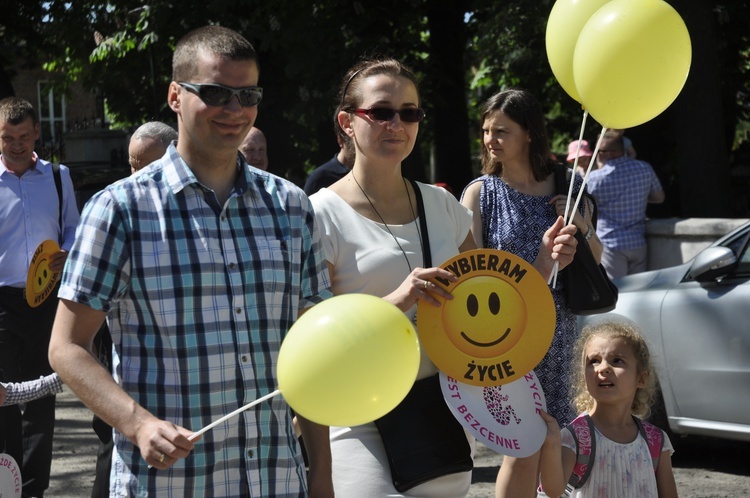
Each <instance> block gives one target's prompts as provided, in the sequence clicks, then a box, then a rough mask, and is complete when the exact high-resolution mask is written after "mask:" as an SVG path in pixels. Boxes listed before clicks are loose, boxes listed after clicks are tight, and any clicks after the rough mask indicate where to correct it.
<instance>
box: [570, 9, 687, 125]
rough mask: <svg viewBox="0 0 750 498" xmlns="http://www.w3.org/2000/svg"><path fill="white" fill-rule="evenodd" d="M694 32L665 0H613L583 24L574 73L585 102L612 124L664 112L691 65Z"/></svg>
mask: <svg viewBox="0 0 750 498" xmlns="http://www.w3.org/2000/svg"><path fill="white" fill-rule="evenodd" d="M691 55H692V50H691V46H690V35H689V34H688V30H687V27H685V23H684V22H683V20H682V18H681V17H680V15H679V14H678V13H677V12H676V11H675V10H674V8H672V7H671V6H670V5H669V4H667V3H666V2H663V1H662V0H612V1H611V2H609V3H607V4H606V5H605V6H603V7H602V8H601V9H599V10H598V11H596V13H595V14H594V15H593V16H591V19H589V21H588V22H587V23H586V25H585V26H584V27H583V29H582V30H581V34H580V36H579V37H578V43H577V44H576V49H575V54H574V56H573V76H574V79H575V85H576V89H577V90H578V93H579V95H580V96H581V102H582V104H583V107H584V108H585V109H586V110H587V111H588V112H589V114H591V116H592V117H593V118H594V119H596V120H597V121H598V122H599V124H601V125H602V126H604V127H606V128H630V127H633V126H637V125H639V124H643V123H645V122H646V121H650V120H651V119H653V118H655V117H656V116H658V115H659V114H661V113H662V112H663V111H664V110H665V109H666V108H667V107H669V105H670V104H671V103H672V102H673V101H674V99H676V98H677V95H679V93H680V91H681V90H682V87H683V86H684V85H685V81H686V80H687V76H688V72H689V71H690V60H691Z"/></svg>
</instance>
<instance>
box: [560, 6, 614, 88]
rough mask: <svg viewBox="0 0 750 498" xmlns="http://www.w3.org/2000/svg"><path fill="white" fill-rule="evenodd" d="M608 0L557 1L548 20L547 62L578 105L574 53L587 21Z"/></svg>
mask: <svg viewBox="0 0 750 498" xmlns="http://www.w3.org/2000/svg"><path fill="white" fill-rule="evenodd" d="M607 2H609V0H557V1H556V2H555V5H553V6H552V10H551V11H550V13H549V18H548V19H547V35H546V45H547V59H548V60H549V66H550V68H551V69H552V73H553V74H554V75H555V78H557V82H558V83H560V86H562V87H563V90H565V91H566V92H567V93H568V95H570V96H571V97H573V99H574V100H576V101H578V102H580V101H581V97H580V96H579V95H578V90H576V85H575V81H574V80H573V53H574V52H575V48H576V42H577V41H578V35H579V34H580V33H581V30H582V29H583V27H584V25H585V24H586V21H588V20H589V18H590V17H591V16H592V15H593V14H594V12H596V11H597V10H599V9H600V8H601V7H602V5H604V4H605V3H607Z"/></svg>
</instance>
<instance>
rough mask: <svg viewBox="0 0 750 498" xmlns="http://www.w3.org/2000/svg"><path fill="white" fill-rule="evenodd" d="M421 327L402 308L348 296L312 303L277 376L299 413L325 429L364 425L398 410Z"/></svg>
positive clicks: (415, 361) (410, 380)
mask: <svg viewBox="0 0 750 498" xmlns="http://www.w3.org/2000/svg"><path fill="white" fill-rule="evenodd" d="M419 356H420V354H419V340H418V339H417V333H416V331H415V330H414V325H412V323H411V321H410V320H409V319H408V318H407V316H406V315H404V313H403V312H402V311H401V310H399V309H398V308H397V307H396V306H394V305H392V304H390V303H388V302H386V301H384V300H382V299H380V298H379V297H375V296H370V295H366V294H343V295H340V296H336V297H333V298H331V299H328V300H326V301H323V302H322V303H320V304H317V305H315V306H313V307H312V308H311V309H310V310H309V311H307V312H306V313H305V314H303V315H302V316H301V317H300V318H299V319H298V320H297V321H296V322H295V323H294V325H293V326H292V327H291V329H289V333H288V334H287V336H286V338H285V339H284V342H283V343H282V344H281V350H280V351H279V359H278V364H277V369H276V374H277V377H278V382H279V390H280V391H281V394H282V395H283V396H284V398H285V399H286V400H287V402H288V403H289V405H290V406H291V407H292V408H293V409H294V411H295V412H297V413H299V414H300V415H302V416H303V417H305V418H307V419H309V420H312V421H313V422H317V423H319V424H323V425H337V426H351V425H360V424H364V423H367V422H372V421H373V420H375V419H377V418H380V417H382V416H383V415H385V414H386V413H388V412H390V411H391V410H393V408H395V407H396V405H398V404H399V403H400V402H401V401H402V400H403V399H404V397H405V396H406V394H407V393H408V392H409V390H410V389H411V387H412V385H413V384H414V380H415V379H416V377H417V369H418V368H419Z"/></svg>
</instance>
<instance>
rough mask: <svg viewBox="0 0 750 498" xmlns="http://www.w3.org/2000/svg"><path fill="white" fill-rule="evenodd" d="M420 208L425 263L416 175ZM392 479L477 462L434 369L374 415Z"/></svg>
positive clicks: (403, 481) (428, 260)
mask: <svg viewBox="0 0 750 498" xmlns="http://www.w3.org/2000/svg"><path fill="white" fill-rule="evenodd" d="M412 185H413V187H414V193H415V195H416V198H417V207H418V209H419V223H420V229H421V232H422V243H423V248H422V257H423V262H424V267H425V268H429V267H430V266H432V255H431V253H430V243H429V237H428V235H427V220H426V218H425V210H424V202H423V201H422V194H421V192H420V190H419V186H418V185H417V184H416V183H415V182H413V181H412ZM375 426H376V427H377V429H378V432H379V433H380V438H381V439H382V441H383V446H384V447H385V452H386V455H387V457H388V464H389V466H390V469H391V478H392V479H393V485H394V486H395V488H396V490H397V491H399V492H404V491H406V490H408V489H411V488H413V487H414V486H418V485H420V484H422V483H424V482H427V481H429V480H432V479H435V478H437V477H440V476H444V475H448V474H455V473H458V472H468V471H470V470H471V469H472V468H473V467H474V462H473V460H472V458H471V446H469V442H468V441H467V439H466V433H465V432H464V428H463V427H462V426H461V424H460V423H459V422H458V420H456V418H455V417H454V416H453V414H452V413H451V411H450V409H449V408H448V405H447V404H446V403H445V400H444V399H443V393H442V392H441V390H440V379H439V377H438V375H433V376H431V377H428V378H426V379H422V380H418V381H416V382H415V383H414V386H412V388H411V390H410V391H409V394H407V395H406V398H404V400H403V401H402V402H401V403H399V405H398V406H397V407H396V408H394V409H393V410H391V411H390V412H389V413H388V414H386V415H385V416H383V417H381V418H379V419H377V420H375Z"/></svg>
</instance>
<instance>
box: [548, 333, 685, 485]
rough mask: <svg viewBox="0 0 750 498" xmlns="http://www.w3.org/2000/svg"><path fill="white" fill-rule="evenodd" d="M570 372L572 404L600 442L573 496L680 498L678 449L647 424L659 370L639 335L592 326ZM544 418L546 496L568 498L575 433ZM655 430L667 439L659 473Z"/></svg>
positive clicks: (583, 335) (578, 345)
mask: <svg viewBox="0 0 750 498" xmlns="http://www.w3.org/2000/svg"><path fill="white" fill-rule="evenodd" d="M571 371H572V373H573V382H572V387H573V391H574V396H573V397H572V398H571V399H573V400H574V403H575V406H576V408H577V410H578V411H579V412H580V413H584V412H585V413H586V415H585V417H586V418H587V419H588V421H590V422H591V424H592V425H593V428H591V429H590V430H591V432H592V433H593V434H590V436H591V437H592V438H593V439H594V441H595V443H594V444H593V445H592V452H594V454H593V455H590V456H591V458H593V460H592V461H589V462H588V466H589V468H590V469H591V473H590V474H589V476H588V478H587V479H586V481H585V483H584V484H583V486H581V487H580V488H577V489H576V490H575V491H573V493H572V494H570V495H569V496H571V497H573V498H583V497H585V496H617V497H618V498H676V497H677V485H676V483H675V479H674V473H673V471H672V453H674V449H673V447H672V442H671V441H670V440H669V437H668V436H667V434H666V433H665V432H664V431H663V430H661V429H659V428H657V427H654V426H653V425H650V424H648V423H647V422H643V421H641V420H640V418H642V417H646V416H647V415H648V413H649V409H650V406H651V403H652V401H653V398H654V395H655V393H656V371H655V370H654V365H653V363H652V362H651V354H650V353H649V350H648V345H647V344H646V341H645V340H644V339H643V336H642V335H641V334H640V331H639V330H638V328H637V327H636V326H634V325H632V324H628V323H619V322H600V323H598V324H596V325H587V326H586V327H584V329H583V332H582V333H581V337H580V338H579V340H578V341H577V343H576V347H575V350H574V355H573V365H572V368H571ZM540 414H541V416H542V418H543V419H544V421H545V422H546V423H547V437H546V438H545V441H544V444H543V446H542V462H541V469H542V470H541V477H542V487H543V489H544V492H545V494H544V495H543V496H547V495H549V496H551V497H556V496H562V495H563V492H564V491H565V486H566V485H567V484H568V480H569V478H570V476H571V474H572V472H573V467H574V465H575V463H576V460H577V453H578V448H577V446H578V445H577V444H576V439H575V438H574V434H575V432H574V429H573V428H571V427H570V426H568V427H566V428H565V429H563V430H562V432H561V431H560V426H559V425H558V424H557V421H556V420H555V418H554V417H551V416H549V415H548V414H547V413H545V412H543V411H542V412H541V413H540ZM584 423H587V422H584ZM642 428H643V430H642ZM649 431H659V432H661V441H662V444H661V454H660V455H659V457H658V460H659V461H658V464H656V469H654V463H653V460H652V455H651V451H650V448H649V442H648V439H647V438H648V435H647V434H648V433H649ZM644 436H645V437H644ZM654 470H655V471H654ZM566 496H568V495H566Z"/></svg>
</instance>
